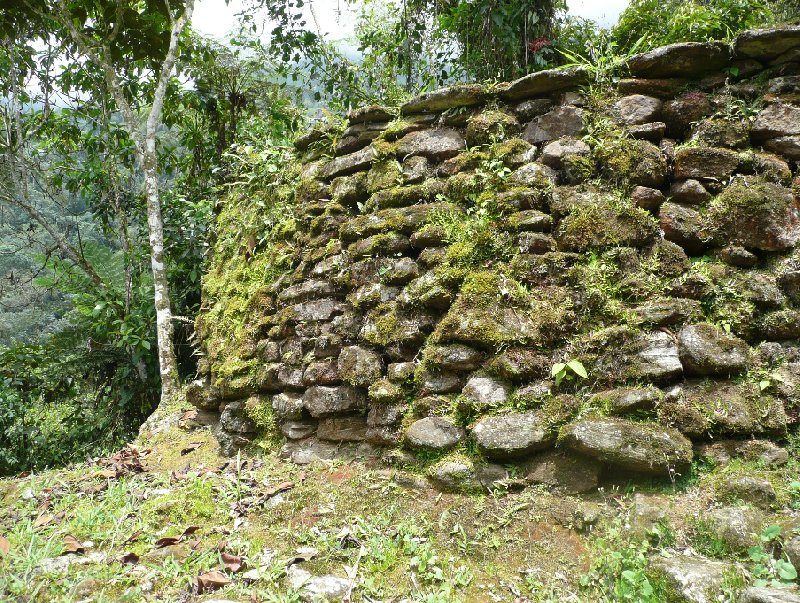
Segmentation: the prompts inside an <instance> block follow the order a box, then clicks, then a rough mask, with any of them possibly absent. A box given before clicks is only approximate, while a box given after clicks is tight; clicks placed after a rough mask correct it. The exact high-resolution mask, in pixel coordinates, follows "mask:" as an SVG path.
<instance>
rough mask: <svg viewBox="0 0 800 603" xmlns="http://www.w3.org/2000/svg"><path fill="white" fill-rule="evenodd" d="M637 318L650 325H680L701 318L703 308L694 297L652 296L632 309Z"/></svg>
mask: <svg viewBox="0 0 800 603" xmlns="http://www.w3.org/2000/svg"><path fill="white" fill-rule="evenodd" d="M634 311H635V312H636V315H637V316H638V318H639V319H640V320H641V321H642V322H643V323H644V324H647V325H650V326H651V327H667V326H671V325H680V324H683V323H685V322H689V321H697V320H702V318H703V308H702V306H701V305H700V302H698V301H697V300H694V299H682V298H677V299H671V298H659V297H656V298H653V299H651V300H650V301H647V302H645V303H644V304H642V305H641V306H637V307H636V308H635V310H634Z"/></svg>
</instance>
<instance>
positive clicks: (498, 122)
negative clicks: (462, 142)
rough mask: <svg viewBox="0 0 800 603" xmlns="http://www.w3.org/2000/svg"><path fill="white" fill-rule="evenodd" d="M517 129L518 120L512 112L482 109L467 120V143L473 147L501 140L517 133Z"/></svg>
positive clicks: (518, 127) (518, 126)
mask: <svg viewBox="0 0 800 603" xmlns="http://www.w3.org/2000/svg"><path fill="white" fill-rule="evenodd" d="M519 129H520V125H519V121H517V118H516V117H515V116H514V115H513V114H511V113H506V112H505V111H484V112H483V113H480V114H478V115H476V116H475V117H473V118H472V119H471V120H470V121H469V124H468V125H467V133H466V138H467V144H468V145H469V146H471V147H474V146H480V145H486V144H490V143H493V142H497V141H502V140H505V139H506V138H510V137H512V136H514V135H515V134H517V132H519Z"/></svg>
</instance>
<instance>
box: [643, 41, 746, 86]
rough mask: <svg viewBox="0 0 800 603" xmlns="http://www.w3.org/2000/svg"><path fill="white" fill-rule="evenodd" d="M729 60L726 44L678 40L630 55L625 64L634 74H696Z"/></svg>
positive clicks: (691, 75)
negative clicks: (675, 42)
mask: <svg viewBox="0 0 800 603" xmlns="http://www.w3.org/2000/svg"><path fill="white" fill-rule="evenodd" d="M729 60H730V56H729V52H728V46H727V45H726V44H724V43H722V42H682V43H678V44H669V45H668V46H662V47H660V48H656V49H655V50H651V51H649V52H645V53H642V54H637V55H634V56H632V57H630V58H629V59H628V61H627V66H628V70H629V71H630V73H631V74H632V75H634V76H636V77H646V78H666V77H696V76H700V75H704V74H706V73H709V72H712V71H719V70H720V69H722V68H723V67H725V66H726V65H727V64H728V61H729Z"/></svg>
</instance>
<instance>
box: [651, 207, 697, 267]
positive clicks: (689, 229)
mask: <svg viewBox="0 0 800 603" xmlns="http://www.w3.org/2000/svg"><path fill="white" fill-rule="evenodd" d="M658 217H659V224H660V226H661V230H663V231H664V238H665V239H666V240H667V241H671V242H673V243H675V244H677V245H680V246H681V247H682V248H683V249H684V250H685V251H686V253H688V254H692V255H693V254H698V253H700V252H702V251H703V249H704V248H705V246H706V243H705V240H704V239H703V236H702V231H703V226H704V222H703V217H702V216H701V215H700V212H698V211H697V210H696V209H694V208H692V207H689V206H686V205H681V204H679V203H672V202H669V201H668V202H667V203H664V205H662V206H661V210H660V211H659V214H658Z"/></svg>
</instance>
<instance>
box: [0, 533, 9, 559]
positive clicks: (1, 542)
mask: <svg viewBox="0 0 800 603" xmlns="http://www.w3.org/2000/svg"><path fill="white" fill-rule="evenodd" d="M10 550H11V543H10V542H9V541H8V539H6V538H5V537H3V536H0V553H2V554H3V555H8V552H9V551H10Z"/></svg>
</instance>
